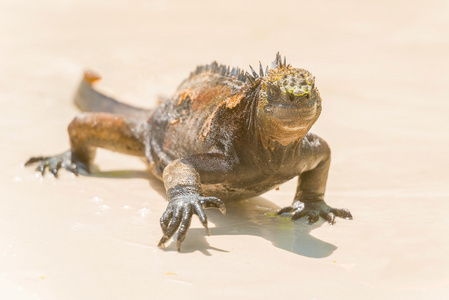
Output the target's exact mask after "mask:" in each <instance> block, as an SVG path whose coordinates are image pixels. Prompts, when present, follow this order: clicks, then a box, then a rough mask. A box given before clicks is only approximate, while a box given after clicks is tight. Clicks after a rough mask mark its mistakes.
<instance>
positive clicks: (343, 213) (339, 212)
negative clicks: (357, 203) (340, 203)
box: [331, 208, 352, 220]
mask: <svg viewBox="0 0 449 300" xmlns="http://www.w3.org/2000/svg"><path fill="white" fill-rule="evenodd" d="M331 212H332V213H334V214H335V215H336V216H337V217H340V218H344V219H346V220H352V215H351V212H350V211H349V210H348V209H346V208H339V209H332V210H331Z"/></svg>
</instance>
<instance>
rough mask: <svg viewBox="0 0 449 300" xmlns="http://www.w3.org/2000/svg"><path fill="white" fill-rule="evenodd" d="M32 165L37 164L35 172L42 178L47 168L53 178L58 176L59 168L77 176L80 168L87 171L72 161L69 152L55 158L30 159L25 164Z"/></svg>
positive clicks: (80, 164) (82, 165)
mask: <svg viewBox="0 0 449 300" xmlns="http://www.w3.org/2000/svg"><path fill="white" fill-rule="evenodd" d="M34 163H37V168H36V171H37V172H39V173H41V174H42V176H43V175H44V173H45V169H47V168H48V170H49V171H50V173H52V174H53V175H54V176H55V177H57V176H58V171H59V169H60V168H64V169H66V170H67V171H70V172H72V173H73V174H75V175H78V173H79V169H80V168H82V169H84V170H86V171H87V170H88V169H87V167H86V166H85V165H84V164H83V163H80V162H76V161H73V160H72V152H71V151H70V150H68V151H66V152H64V153H61V154H58V155H55V156H36V157H31V158H30V159H29V160H28V161H27V162H26V163H25V166H29V165H31V164H34Z"/></svg>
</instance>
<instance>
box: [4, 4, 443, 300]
mask: <svg viewBox="0 0 449 300" xmlns="http://www.w3.org/2000/svg"><path fill="white" fill-rule="evenodd" d="M124 3H125V2H123V3H121V1H100V0H94V1H70V0H65V1H35V2H29V1H10V0H4V1H2V2H1V3H0V37H1V39H0V53H1V55H0V129H1V130H0V143H1V148H0V149H2V150H1V155H2V168H1V169H0V176H1V178H0V179H1V180H0V185H1V191H2V193H1V195H2V197H1V201H2V203H3V207H2V209H1V210H0V237H1V238H0V254H1V255H0V299H174V298H179V299H205V298H209V299H230V298H234V299H256V298H257V299H273V298H275V297H276V298H282V297H289V298H290V297H294V298H298V297H299V298H301V299H329V298H331V297H332V298H335V299H343V298H344V299H424V298H425V299H443V298H446V297H447V296H448V295H449V288H448V286H449V255H448V253H449V240H448V238H447V236H448V232H449V218H448V216H449V215H448V211H449V187H448V186H449V185H448V182H449V172H448V169H449V159H448V157H447V153H448V147H449V134H448V132H449V122H448V115H449V101H448V93H449V91H448V87H447V84H448V82H449V56H448V53H449V35H448V32H449V19H448V18H447V16H448V13H449V4H448V3H447V1H432V0H431V1H425V2H424V1H377V2H376V3H374V2H372V3H362V2H360V1H345V2H343V3H342V2H338V3H337V2H334V1H315V2H314V3H304V4H298V2H297V1H286V2H282V3H274V2H267V3H264V2H261V1H251V2H243V1H226V2H225V3H224V2H219V3H209V4H204V3H200V2H197V1H193V2H192V1H189V2H185V3H183V4H177V3H175V2H172V1H162V0H161V1H143V0H142V1H128V2H126V4H124ZM277 51H280V52H281V54H282V55H286V56H287V58H288V60H289V62H290V63H291V64H292V65H294V66H297V67H303V68H306V69H308V70H310V71H311V72H312V73H313V74H314V75H315V76H316V77H317V85H318V87H319V89H320V93H321V96H322V98H323V113H322V115H321V117H320V119H319V120H318V122H317V123H316V125H315V126H314V127H313V131H314V132H315V133H318V134H319V135H320V136H322V137H324V138H325V139H326V140H327V141H328V142H329V144H330V145H331V148H332V151H333V152H332V154H333V162H332V166H331V172H330V177H329V182H328V187H327V194H326V201H327V202H328V203H329V204H330V205H332V206H335V207H347V208H349V209H350V210H351V212H352V214H353V216H354V220H352V221H346V220H338V222H337V224H336V225H335V226H329V225H328V224H326V223H323V222H319V223H318V224H315V225H313V226H309V225H307V224H305V222H304V221H302V220H299V221H296V222H291V221H290V220H289V219H288V218H280V217H273V216H272V214H271V213H273V212H274V211H276V210H277V209H279V208H280V207H283V206H286V205H289V204H290V202H291V200H292V198H293V193H294V191H295V182H294V181H291V182H288V183H286V184H284V185H283V186H281V188H280V190H279V191H271V192H269V193H267V194H264V195H262V196H260V197H257V198H253V199H249V200H245V201H242V202H235V203H230V204H228V214H227V215H226V216H222V215H220V213H219V212H217V211H214V210H208V211H207V215H208V217H209V223H210V227H211V236H210V237H207V236H205V231H204V229H203V228H202V227H201V224H200V223H199V222H198V220H197V219H195V220H194V222H193V223H192V228H191V229H190V231H189V234H188V237H187V239H186V241H185V242H184V244H183V250H182V252H181V253H178V252H177V251H176V247H175V245H174V244H171V243H170V244H168V247H167V248H166V249H165V250H161V249H159V248H157V246H156V245H157V242H158V241H159V239H160V237H161V230H160V227H159V218H160V216H161V214H162V212H163V211H164V210H165V207H166V205H167V200H166V198H165V196H164V192H163V187H162V185H161V184H160V183H159V182H157V181H156V180H155V179H154V178H151V177H150V176H149V175H147V173H146V172H145V165H144V164H143V163H142V162H141V161H140V160H139V159H136V158H133V157H126V156H122V155H119V154H115V153H110V152H107V151H99V153H98V156H97V157H98V158H97V160H96V163H97V165H98V167H99V169H100V170H101V171H97V172H95V174H93V175H92V176H80V177H75V176H73V175H71V174H68V173H67V172H64V171H62V172H61V174H60V176H59V178H58V179H55V178H53V177H52V176H51V175H50V174H47V175H45V176H44V178H41V177H40V176H37V175H36V174H35V173H34V171H33V168H24V167H23V162H24V161H25V160H26V159H28V158H29V156H31V155H38V154H55V153H58V152H62V151H64V150H65V149H67V147H68V138H67V133H66V127H67V125H68V124H69V122H70V121H71V119H72V118H73V117H74V116H75V115H76V113H77V112H78V111H77V109H76V108H75V106H74V105H73V103H72V96H73V93H74V92H75V89H76V87H77V85H78V84H79V81H80V78H81V74H82V71H83V69H86V68H90V69H93V70H95V71H97V72H99V73H100V74H101V75H103V77H104V79H103V81H102V82H101V83H100V85H99V89H101V90H102V91H104V92H106V93H108V94H110V95H113V96H114V97H117V98H119V99H123V100H124V101H126V102H128V103H132V104H135V105H140V106H145V107H152V106H154V105H156V103H157V99H158V98H159V97H161V96H169V95H170V94H171V93H173V91H174V90H175V89H176V87H177V85H178V84H179V83H180V82H181V81H182V80H183V79H184V78H185V77H186V76H187V75H188V74H189V72H190V71H192V70H193V69H194V68H195V66H196V65H197V64H203V63H209V62H211V61H213V60H217V61H219V62H220V63H224V64H230V65H233V66H234V65H235V66H240V67H242V68H244V69H249V68H248V67H247V66H248V64H251V65H253V66H254V65H258V62H259V60H260V61H261V62H262V63H263V64H264V65H266V64H269V63H271V61H272V60H273V59H274V56H275V53H276V52H277Z"/></svg>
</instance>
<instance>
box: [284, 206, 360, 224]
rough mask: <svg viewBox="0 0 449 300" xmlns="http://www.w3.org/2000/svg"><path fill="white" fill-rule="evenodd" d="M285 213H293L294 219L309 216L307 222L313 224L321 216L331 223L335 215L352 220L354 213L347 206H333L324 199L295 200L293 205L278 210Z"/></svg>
mask: <svg viewBox="0 0 449 300" xmlns="http://www.w3.org/2000/svg"><path fill="white" fill-rule="evenodd" d="M284 213H291V218H292V220H293V221H294V220H297V219H299V218H302V217H304V216H307V218H308V220H307V223H309V224H313V223H315V222H316V221H318V219H319V217H320V216H321V217H322V218H324V219H325V220H326V221H327V222H329V224H331V225H332V224H334V223H335V222H336V221H335V217H340V218H344V219H346V220H352V215H351V213H350V212H349V210H348V209H346V208H332V207H330V206H328V205H327V204H326V203H325V202H324V201H316V202H301V201H295V202H293V204H292V205H290V206H287V207H284V208H282V209H281V210H279V211H278V215H280V214H284Z"/></svg>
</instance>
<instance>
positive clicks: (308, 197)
mask: <svg viewBox="0 0 449 300" xmlns="http://www.w3.org/2000/svg"><path fill="white" fill-rule="evenodd" d="M300 159H301V160H302V161H304V162H305V165H304V170H302V172H300V174H299V175H298V185H297V189H296V194H295V199H294V201H293V204H292V205H290V206H287V207H285V208H283V209H281V210H280V211H279V212H278V214H283V213H291V218H292V220H297V219H299V218H301V217H304V216H307V217H308V223H310V224H311V223H315V222H316V221H318V219H319V217H320V216H321V217H323V218H324V219H325V220H327V221H328V222H329V223H330V224H334V223H335V217H340V218H345V219H348V220H350V219H352V215H351V213H350V212H349V210H348V209H346V208H332V207H330V206H329V205H327V204H326V202H324V192H325V190H326V183H327V177H328V173H329V166H330V161H331V156H330V148H329V146H328V144H327V143H326V142H325V141H324V140H323V139H321V138H320V137H318V136H316V135H314V134H312V133H309V134H307V135H306V136H305V137H304V139H303V141H302V145H301V158H300Z"/></svg>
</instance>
